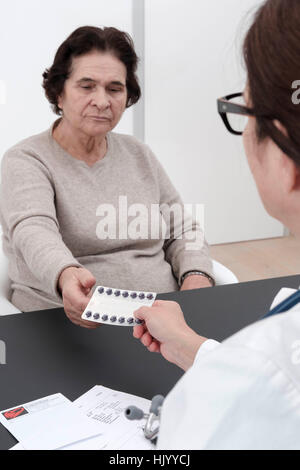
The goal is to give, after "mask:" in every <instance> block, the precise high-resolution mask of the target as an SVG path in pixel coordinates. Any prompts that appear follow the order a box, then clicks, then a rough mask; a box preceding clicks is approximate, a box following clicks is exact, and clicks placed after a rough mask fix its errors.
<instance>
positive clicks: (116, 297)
mask: <svg viewBox="0 0 300 470" xmlns="http://www.w3.org/2000/svg"><path fill="white" fill-rule="evenodd" d="M155 298H156V293H154V292H141V291H131V290H123V289H115V288H113V287H104V286H98V287H96V289H95V292H94V293H93V295H92V297H91V300H90V301H89V303H88V305H87V306H86V309H85V310H84V312H83V314H82V315H81V318H82V319H83V320H88V321H92V322H97V323H105V324H107V325H118V326H135V325H138V324H141V323H143V322H142V321H141V320H139V319H136V318H135V317H134V315H133V312H135V310H138V309H139V308H140V307H143V306H146V307H151V305H152V304H153V302H154V301H155Z"/></svg>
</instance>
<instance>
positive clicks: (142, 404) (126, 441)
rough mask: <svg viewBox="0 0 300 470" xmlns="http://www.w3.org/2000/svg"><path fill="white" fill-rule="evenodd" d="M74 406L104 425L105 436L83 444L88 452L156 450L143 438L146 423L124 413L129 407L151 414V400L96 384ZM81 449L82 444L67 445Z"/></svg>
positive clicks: (70, 447)
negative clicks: (131, 419) (130, 417)
mask: <svg viewBox="0 0 300 470" xmlns="http://www.w3.org/2000/svg"><path fill="white" fill-rule="evenodd" d="M74 404H75V405H76V406H78V408H79V409H80V410H81V411H82V412H83V413H84V414H85V415H86V416H87V417H89V418H90V419H91V420H93V421H96V422H98V423H101V425H102V429H103V435H102V436H100V437H97V438H93V439H89V442H88V441H87V442H85V443H84V448H85V449H90V450H92V449H109V450H114V449H117V450H125V449H126V450H138V449H146V450H151V449H152V450H153V449H154V448H155V447H154V445H153V444H151V442H150V441H149V440H147V439H146V438H145V436H144V433H143V426H144V424H145V420H141V421H130V420H128V419H127V418H126V416H125V414H124V411H125V409H126V408H127V407H128V406H130V405H135V406H137V407H139V408H141V409H142V410H143V411H144V412H146V413H148V412H149V407H150V405H151V401H150V400H147V399H145V398H141V397H137V396H135V395H130V394H128V393H124V392H118V391H116V390H112V389H110V388H106V387H103V386H101V385H96V386H95V387H93V388H92V389H91V390H89V391H88V392H87V393H85V394H84V395H82V396H81V397H79V398H78V399H77V400H75V401H74ZM82 448H83V447H82V445H81V443H80V444H79V445H78V446H77V445H75V446H68V449H82Z"/></svg>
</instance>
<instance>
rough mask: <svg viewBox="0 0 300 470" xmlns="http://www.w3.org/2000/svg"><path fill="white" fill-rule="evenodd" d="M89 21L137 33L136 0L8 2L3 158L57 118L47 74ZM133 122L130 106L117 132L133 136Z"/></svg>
mask: <svg viewBox="0 0 300 470" xmlns="http://www.w3.org/2000/svg"><path fill="white" fill-rule="evenodd" d="M84 25H93V26H115V27H117V28H120V29H122V30H124V31H127V32H129V33H130V34H131V32H132V0H84V1H82V0H51V1H49V2H47V1H45V0H10V1H9V2H5V4H4V5H3V6H2V8H1V15H0V129H1V131H0V134H1V138H0V156H2V155H3V153H4V151H5V150H6V149H7V148H9V147H10V146H11V145H13V144H15V143H16V142H18V141H19V140H21V139H23V138H26V137H28V136H30V135H33V134H35V133H38V132H42V131H43V130H46V129H47V128H48V127H50V124H51V123H52V122H53V121H54V120H55V119H57V116H56V115H55V114H54V113H53V112H52V110H51V109H50V105H49V103H48V101H47V100H46V98H45V96H44V90H43V88H42V86H41V82H42V73H43V72H44V70H45V68H47V67H49V66H50V65H51V64H52V62H53V58H54V54H55V52H56V50H57V48H58V47H59V45H60V44H61V43H62V42H63V41H64V40H65V39H66V38H67V36H68V35H69V34H70V33H71V32H72V31H73V30H74V29H76V28H77V27H79V26H84ZM4 86H5V88H6V93H5V95H6V99H5V100H4V99H3V95H4V93H3V87H4ZM1 89H2V92H1ZM4 102H5V103H4ZM3 103H4V104H3ZM132 121H133V119H132V109H129V110H127V111H126V112H125V114H124V116H123V118H122V120H121V122H120V123H119V126H118V128H117V129H116V130H118V131H119V132H124V133H129V134H131V133H132V129H133V127H132V126H133V122H132Z"/></svg>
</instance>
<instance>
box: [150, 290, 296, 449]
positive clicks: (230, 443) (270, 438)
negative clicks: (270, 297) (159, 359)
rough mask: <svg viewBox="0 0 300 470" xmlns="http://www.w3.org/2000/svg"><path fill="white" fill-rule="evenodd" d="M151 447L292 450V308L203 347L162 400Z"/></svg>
mask: <svg viewBox="0 0 300 470" xmlns="http://www.w3.org/2000/svg"><path fill="white" fill-rule="evenodd" d="M292 292H294V290H292V289H282V291H280V293H279V295H278V296H277V297H276V299H275V301H274V303H273V305H272V306H274V304H275V303H276V304H277V303H279V301H281V300H282V299H283V298H284V297H287V296H288V295H290V294H291V293H292ZM220 314H222V312H220ZM157 447H158V449H300V304H298V305H297V306H295V307H294V308H293V309H291V310H290V311H289V312H286V313H282V314H279V315H275V316H273V317H269V318H267V319H265V320H262V321H259V322H257V323H255V324H253V325H251V326H249V327H247V328H245V329H243V330H241V331H240V332H238V333H236V334H235V335H234V336H232V337H230V338H229V339H227V340H226V341H224V342H223V343H222V344H220V343H218V342H216V341H213V340H208V341H206V342H205V343H203V345H202V346H201V347H200V348H199V351H198V353H197V356H196V358H195V361H194V364H193V366H192V367H191V368H190V369H189V370H188V371H187V372H186V373H185V374H184V375H183V377H182V378H181V379H180V380H179V382H178V383H177V384H176V385H175V387H174V388H173V389H172V390H171V392H170V393H169V395H168V396H167V397H166V399H165V402H164V404H163V408H162V414H161V424H160V433H159V438H158V445H157Z"/></svg>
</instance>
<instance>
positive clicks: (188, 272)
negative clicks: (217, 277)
mask: <svg viewBox="0 0 300 470" xmlns="http://www.w3.org/2000/svg"><path fill="white" fill-rule="evenodd" d="M194 275H198V276H204V277H206V278H207V279H208V280H209V282H210V283H211V285H212V286H215V285H216V283H215V281H214V279H213V278H212V277H211V276H210V275H209V274H207V273H204V272H203V271H187V272H186V273H184V274H183V275H182V276H181V279H180V285H179V287H181V286H182V284H183V281H184V280H185V279H186V278H187V277H188V276H194Z"/></svg>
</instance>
